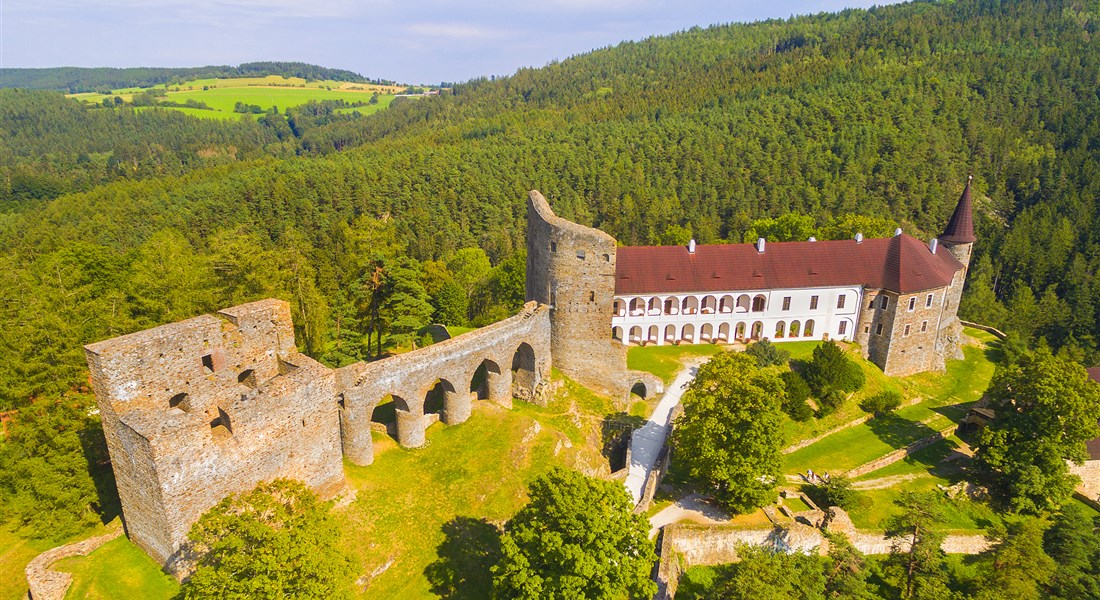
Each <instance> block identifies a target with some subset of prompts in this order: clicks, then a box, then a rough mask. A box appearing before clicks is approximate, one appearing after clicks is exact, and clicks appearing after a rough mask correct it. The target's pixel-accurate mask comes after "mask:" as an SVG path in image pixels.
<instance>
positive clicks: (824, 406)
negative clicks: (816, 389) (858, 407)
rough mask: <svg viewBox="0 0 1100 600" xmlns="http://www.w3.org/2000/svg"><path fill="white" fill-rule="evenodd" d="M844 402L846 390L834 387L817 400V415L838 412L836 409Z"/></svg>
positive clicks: (821, 415)
mask: <svg viewBox="0 0 1100 600" xmlns="http://www.w3.org/2000/svg"><path fill="white" fill-rule="evenodd" d="M843 403H844V392H842V391H840V390H837V389H832V390H829V391H827V392H825V393H824V394H823V395H822V396H821V397H820V398H818V400H817V406H818V409H817V417H818V418H819V419H820V418H821V417H825V416H828V415H831V414H833V413H834V412H836V409H837V408H838V407H839V406H840V405H841V404H843Z"/></svg>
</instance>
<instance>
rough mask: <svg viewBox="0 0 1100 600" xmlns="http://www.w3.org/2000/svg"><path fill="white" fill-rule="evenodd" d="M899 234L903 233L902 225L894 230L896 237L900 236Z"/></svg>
mask: <svg viewBox="0 0 1100 600" xmlns="http://www.w3.org/2000/svg"><path fill="white" fill-rule="evenodd" d="M899 235H901V227H898V228H897V229H895V230H894V237H898V236H899Z"/></svg>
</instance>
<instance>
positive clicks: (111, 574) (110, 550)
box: [54, 537, 180, 600]
mask: <svg viewBox="0 0 1100 600" xmlns="http://www.w3.org/2000/svg"><path fill="white" fill-rule="evenodd" d="M54 569H55V570H57V571H67V572H69V573H72V574H73V585H72V587H71V588H69V593H68V594H66V595H65V597H66V598H103V599H105V600H107V599H113V598H146V599H155V598H164V599H168V598H172V597H174V596H175V595H176V594H177V593H178V592H179V588H180V586H179V584H178V583H177V582H176V580H175V579H173V578H172V577H171V576H169V575H167V574H165V573H164V572H163V571H161V570H160V565H158V564H157V563H156V562H154V561H153V559H152V558H149V555H147V554H145V551H143V550H142V549H141V548H138V547H137V546H136V545H134V544H133V543H132V542H130V540H128V539H126V538H125V537H120V538H118V539H115V540H111V541H110V542H107V543H106V544H104V545H103V546H102V547H100V548H99V549H97V550H96V551H95V552H92V553H91V554H89V555H88V556H79V557H73V558H66V559H63V560H59V561H57V562H56V563H54Z"/></svg>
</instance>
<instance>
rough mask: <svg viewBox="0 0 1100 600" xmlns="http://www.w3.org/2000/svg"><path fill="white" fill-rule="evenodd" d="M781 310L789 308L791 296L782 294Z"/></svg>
mask: <svg viewBox="0 0 1100 600" xmlns="http://www.w3.org/2000/svg"><path fill="white" fill-rule="evenodd" d="M783 310H791V297H790V296H783Z"/></svg>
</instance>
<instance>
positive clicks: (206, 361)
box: [202, 354, 214, 375]
mask: <svg viewBox="0 0 1100 600" xmlns="http://www.w3.org/2000/svg"><path fill="white" fill-rule="evenodd" d="M202 372H203V374H205V375H209V374H211V373H213V372H214V355H213V354H204V355H203V357H202Z"/></svg>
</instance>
